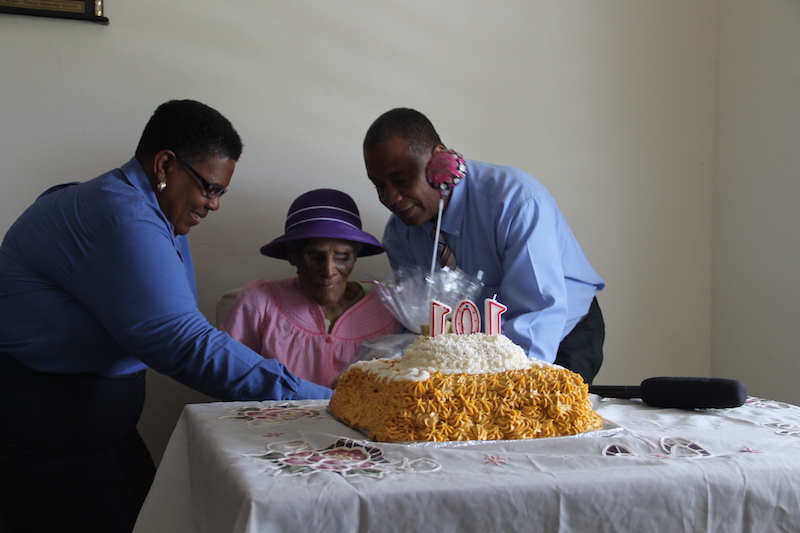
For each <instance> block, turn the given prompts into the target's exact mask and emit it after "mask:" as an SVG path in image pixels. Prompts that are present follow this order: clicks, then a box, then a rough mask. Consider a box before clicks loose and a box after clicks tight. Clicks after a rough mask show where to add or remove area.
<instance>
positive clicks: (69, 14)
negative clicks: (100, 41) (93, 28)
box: [0, 0, 108, 24]
mask: <svg viewBox="0 0 800 533" xmlns="http://www.w3.org/2000/svg"><path fill="white" fill-rule="evenodd" d="M0 13H10V14H14V15H33V16H36V17H55V18H62V19H74V20H86V21H89V22H96V23H98V24H108V17H105V16H104V15H103V0H0Z"/></svg>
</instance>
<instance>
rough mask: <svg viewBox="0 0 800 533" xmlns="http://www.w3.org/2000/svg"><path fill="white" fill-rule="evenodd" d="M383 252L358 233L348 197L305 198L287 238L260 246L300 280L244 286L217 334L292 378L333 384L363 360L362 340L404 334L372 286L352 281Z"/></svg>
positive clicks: (320, 192) (317, 194)
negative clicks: (365, 261) (357, 269)
mask: <svg viewBox="0 0 800 533" xmlns="http://www.w3.org/2000/svg"><path fill="white" fill-rule="evenodd" d="M382 252H383V247H382V246H381V245H380V243H379V242H378V241H377V240H376V239H375V237H373V236H372V235H370V234H369V233H366V232H364V231H362V230H361V218H360V216H359V212H358V207H356V204H355V202H354V201H353V199H352V198H350V196H348V195H347V194H345V193H343V192H341V191H337V190H334V189H317V190H314V191H310V192H307V193H305V194H303V195H301V196H300V197H299V198H297V199H296V200H295V201H294V203H292V205H291V207H290V208H289V214H288V216H287V217H286V226H285V233H284V235H282V236H280V237H278V238H276V239H275V240H273V241H272V242H270V243H269V244H266V245H264V246H262V247H261V253H262V254H264V255H266V256H268V257H275V258H277V259H285V260H288V261H289V263H290V264H291V265H292V266H294V267H295V268H296V269H297V276H296V277H292V278H287V279H281V280H277V281H264V280H256V281H252V282H250V283H248V284H247V285H245V287H244V288H243V289H242V292H241V293H240V294H239V296H238V298H237V299H236V301H235V302H234V303H233V305H232V307H231V309H230V311H229V312H228V314H227V315H226V316H225V318H224V319H223V322H222V324H221V326H220V329H222V330H223V331H227V332H228V333H230V334H231V336H232V337H233V338H234V339H237V340H239V341H241V342H242V343H243V344H244V345H246V346H249V347H250V348H251V349H253V350H254V351H256V352H258V353H260V354H261V355H263V356H264V357H267V358H271V359H277V360H278V361H280V362H281V363H283V364H284V365H286V368H288V369H289V371H290V372H292V373H294V374H295V375H297V376H299V377H301V378H303V379H307V380H309V381H311V382H314V383H317V384H319V385H324V386H326V387H328V386H331V384H332V383H333V381H334V379H336V377H337V376H339V374H341V373H342V372H343V371H344V370H345V369H346V368H347V367H348V366H349V365H350V364H351V363H353V362H354V361H355V360H357V359H358V353H359V347H360V346H361V343H362V341H364V340H365V339H367V338H369V337H374V336H376V335H388V334H392V333H396V332H397V331H398V330H399V329H400V324H399V323H398V322H397V321H396V320H395V318H394V317H393V316H392V314H391V313H390V312H389V311H388V310H387V309H386V308H385V307H384V306H383V304H382V303H381V302H380V300H379V298H378V295H377V294H376V293H375V292H371V291H370V289H371V288H372V285H371V284H370V283H357V282H354V281H350V279H349V278H350V273H351V272H352V271H353V266H354V265H355V262H356V257H364V256H369V255H376V254H380V253H382Z"/></svg>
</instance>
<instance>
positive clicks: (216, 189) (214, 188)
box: [173, 152, 228, 199]
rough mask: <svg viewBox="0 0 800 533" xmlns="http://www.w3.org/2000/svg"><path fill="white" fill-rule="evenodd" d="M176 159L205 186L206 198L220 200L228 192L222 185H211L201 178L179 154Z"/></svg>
mask: <svg viewBox="0 0 800 533" xmlns="http://www.w3.org/2000/svg"><path fill="white" fill-rule="evenodd" d="M173 153H175V152H173ZM175 157H177V158H178V161H180V162H181V163H183V166H185V167H186V168H188V169H189V170H190V171H191V173H192V174H194V177H195V178H197V179H198V180H200V183H201V184H202V185H203V189H205V192H204V193H203V194H204V195H205V196H206V198H210V199H214V198H219V197H220V196H222V195H223V194H225V193H226V192H228V189H226V188H225V187H223V186H222V185H217V184H216V183H209V182H208V181H206V179H205V178H204V177H203V176H201V175H200V173H199V172H197V171H196V170H195V169H193V168H192V166H191V165H190V164H189V163H187V162H186V161H184V160H183V158H182V157H181V156H179V155H178V154H175Z"/></svg>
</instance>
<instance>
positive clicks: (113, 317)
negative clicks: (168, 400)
mask: <svg viewBox="0 0 800 533" xmlns="http://www.w3.org/2000/svg"><path fill="white" fill-rule="evenodd" d="M196 292H197V291H196V287H195V279H194V270H193V266H192V257H191V253H190V251H189V243H188V239H187V238H186V236H177V237H176V236H175V235H174V231H173V227H172V225H171V224H170V222H169V221H168V220H167V218H166V216H165V215H164V214H163V213H162V212H161V209H160V207H159V205H158V201H157V199H156V195H155V192H153V189H152V187H151V185H150V183H149V181H148V179H147V176H146V174H145V172H144V169H143V168H142V166H141V165H140V164H139V162H138V161H137V160H136V159H135V158H133V159H131V160H130V161H129V162H127V163H126V164H125V165H123V166H122V167H121V168H118V169H116V170H113V171H111V172H108V173H106V174H104V175H102V176H99V177H98V178H95V179H93V180H91V181H88V182H85V183H81V184H66V185H61V186H58V187H54V188H52V189H50V190H48V191H47V192H45V193H44V194H43V195H42V196H40V197H39V198H38V199H37V200H36V202H34V203H33V205H32V206H30V207H29V208H28V209H27V210H26V211H25V212H24V213H23V214H22V215H21V216H20V217H19V219H18V220H17V221H16V222H15V223H14V224H13V225H12V226H11V228H10V229H9V230H8V232H7V233H6V236H5V238H4V240H3V243H2V245H1V246H0V316H2V317H3V318H2V320H0V351H1V352H6V353H7V354H9V355H10V356H11V357H13V358H15V359H17V360H18V361H20V362H21V363H23V364H24V365H26V366H28V367H29V368H33V369H35V370H39V371H44V372H54V373H92V374H98V375H103V376H113V375H120V374H129V373H132V372H137V371H139V370H142V369H144V368H146V367H148V366H149V367H152V368H153V369H155V370H157V371H158V372H161V373H163V374H166V375H168V376H171V377H173V378H174V379H176V380H177V381H180V382H181V383H184V384H185V385H188V386H190V387H192V388H194V389H196V390H199V391H201V392H204V393H206V394H208V395H210V396H213V397H215V398H219V399H258V400H261V399H297V398H328V397H329V396H330V392H331V391H330V390H329V389H327V388H324V387H320V386H318V385H315V384H313V383H309V382H306V381H303V380H301V379H299V378H297V377H295V376H294V375H292V374H290V373H289V372H288V371H287V370H286V369H285V368H284V367H283V365H281V364H279V363H278V362H277V361H275V360H272V359H264V358H263V357H261V356H260V355H259V354H257V353H255V352H253V351H251V350H250V349H249V348H247V347H245V346H244V345H242V344H240V343H238V342H236V341H234V340H233V339H232V338H231V337H230V336H228V334H227V333H223V332H221V331H218V330H217V329H215V328H214V327H212V326H211V324H209V323H208V321H207V320H206V319H205V318H204V317H203V315H202V314H201V313H200V311H199V309H198V306H197V300H196V298H197V294H196Z"/></svg>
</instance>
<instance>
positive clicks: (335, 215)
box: [261, 189, 383, 259]
mask: <svg viewBox="0 0 800 533" xmlns="http://www.w3.org/2000/svg"><path fill="white" fill-rule="evenodd" d="M304 239H343V240H346V241H354V242H358V243H361V244H362V246H361V250H359V251H358V257H364V256H368V255H376V254H379V253H382V252H383V246H381V243H380V242H378V240H377V239H376V238H375V237H373V236H372V235H370V234H369V233H367V232H365V231H361V216H359V214H358V207H356V203H355V202H354V201H353V199H352V198H350V196H349V195H347V194H345V193H343V192H342V191H337V190H335V189H316V190H313V191H309V192H307V193H305V194H301V195H300V196H299V197H298V198H297V200H295V201H294V202H292V206H291V207H290V208H289V213H288V214H287V215H286V227H285V228H284V234H283V235H282V236H280V237H278V238H277V239H275V240H273V241H272V242H270V243H269V244H265V245H264V246H262V247H261V253H262V254H264V255H266V256H269V257H275V258H277V259H287V256H286V243H287V242H290V241H299V240H304Z"/></svg>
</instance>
